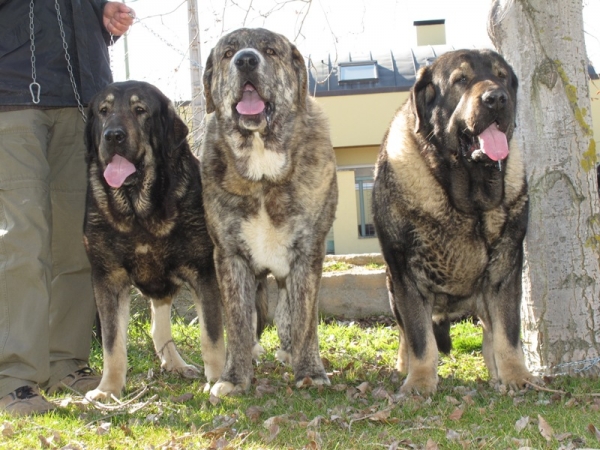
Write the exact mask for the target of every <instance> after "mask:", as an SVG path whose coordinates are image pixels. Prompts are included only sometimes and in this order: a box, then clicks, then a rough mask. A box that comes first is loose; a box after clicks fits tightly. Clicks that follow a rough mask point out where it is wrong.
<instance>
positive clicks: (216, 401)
mask: <svg viewBox="0 0 600 450" xmlns="http://www.w3.org/2000/svg"><path fill="white" fill-rule="evenodd" d="M208 401H209V402H210V404H211V405H213V406H216V405H218V404H219V402H220V401H221V399H220V398H219V397H217V396H216V395H212V394H210V396H209V397H208Z"/></svg>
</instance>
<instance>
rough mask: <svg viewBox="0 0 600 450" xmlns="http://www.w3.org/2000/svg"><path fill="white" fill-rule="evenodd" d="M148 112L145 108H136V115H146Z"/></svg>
mask: <svg viewBox="0 0 600 450" xmlns="http://www.w3.org/2000/svg"><path fill="white" fill-rule="evenodd" d="M145 112H146V110H145V109H144V108H142V107H141V106H136V107H135V113H136V114H144V113H145Z"/></svg>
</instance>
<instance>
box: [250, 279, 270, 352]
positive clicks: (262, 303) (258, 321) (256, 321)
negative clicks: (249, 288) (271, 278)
mask: <svg viewBox="0 0 600 450" xmlns="http://www.w3.org/2000/svg"><path fill="white" fill-rule="evenodd" d="M268 313H269V297H268V291H267V277H266V276H265V277H262V278H258V279H257V280H256V309H255V310H254V313H253V314H252V324H253V325H254V333H255V335H256V341H254V345H253V346H252V357H253V358H254V359H255V360H259V359H260V357H261V356H262V355H263V354H264V353H265V349H264V348H263V347H262V345H260V336H261V335H262V332H263V330H264V329H265V327H266V326H267V315H268Z"/></svg>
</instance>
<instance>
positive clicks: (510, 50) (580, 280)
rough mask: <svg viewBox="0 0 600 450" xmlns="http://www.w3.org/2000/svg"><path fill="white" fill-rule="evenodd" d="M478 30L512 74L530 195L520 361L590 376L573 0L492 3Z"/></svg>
mask: <svg viewBox="0 0 600 450" xmlns="http://www.w3.org/2000/svg"><path fill="white" fill-rule="evenodd" d="M488 31H489V34H490V38H491V40H492V42H493V43H494V45H495V47H496V49H497V50H498V51H499V52H500V53H502V54H503V55H504V57H505V58H506V60H507V61H508V62H509V63H510V64H511V65H512V66H513V69H514V70H515V72H516V73H517V76H518V77H519V81H520V87H519V96H518V103H517V110H518V113H517V130H516V135H515V137H514V139H517V143H518V144H519V145H520V146H521V149H522V150H523V153H524V156H525V163H526V166H527V180H528V184H529V196H530V209H529V228H528V232H527V237H526V240H525V256H526V261H525V267H524V269H523V302H522V309H521V310H522V322H523V328H522V330H523V331H522V333H523V342H524V350H525V354H526V357H527V363H528V365H529V368H530V369H532V370H533V371H534V372H538V373H542V374H552V373H554V374H556V373H571V374H572V373H574V372H577V371H578V370H579V369H584V370H583V371H582V372H581V373H582V374H583V375H592V374H597V373H598V368H599V367H600V364H598V360H597V358H598V356H599V355H600V345H599V341H600V299H599V291H600V287H599V285H598V282H600V270H599V254H600V253H599V251H600V214H599V198H598V188H597V181H596V164H597V162H598V158H597V155H596V144H595V142H594V139H593V134H592V127H591V123H592V120H591V113H590V97H589V81H588V74H587V56H586V52H585V43H584V35H583V17H582V0H560V1H559V0H493V1H492V8H491V11H490V17H489V24H488ZM584 360H591V361H590V363H591V367H586V366H590V364H587V365H586V364H585V363H582V362H581V361H584Z"/></svg>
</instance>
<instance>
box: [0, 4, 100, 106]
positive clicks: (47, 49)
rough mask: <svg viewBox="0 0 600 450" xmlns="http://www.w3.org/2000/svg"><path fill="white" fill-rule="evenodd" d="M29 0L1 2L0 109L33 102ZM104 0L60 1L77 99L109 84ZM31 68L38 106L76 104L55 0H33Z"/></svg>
mask: <svg viewBox="0 0 600 450" xmlns="http://www.w3.org/2000/svg"><path fill="white" fill-rule="evenodd" d="M29 3H30V2H29V0H0V108H1V107H2V106H33V105H34V104H33V101H32V98H31V93H30V91H29V85H30V83H31V82H32V76H31V47H30V46H31V40H30V33H29V30H30V25H29V23H30V22H29ZM105 3H106V1H101V0H59V5H60V13H61V16H62V22H63V26H64V31H65V37H66V42H67V45H68V53H69V55H70V57H71V65H72V66H73V71H74V75H75V82H76V84H77V91H78V93H79V95H80V96H81V101H82V103H83V104H84V105H87V103H88V102H89V100H90V98H91V97H92V96H93V95H94V94H95V93H96V92H98V91H99V90H100V89H102V88H103V87H104V86H106V85H107V84H109V83H111V82H112V74H111V71H110V63H109V56H108V50H107V46H108V45H109V44H110V35H109V34H108V32H107V31H106V29H105V28H104V25H103V23H102V10H103V8H104V4H105ZM34 28H35V61H36V62H35V67H36V72H37V82H38V83H39V84H40V86H41V95H40V103H39V104H38V107H57V106H61V107H64V106H77V102H76V100H75V95H74V93H73V87H72V85H71V81H70V78H69V72H68V70H67V61H66V59H65V50H64V48H63V42H62V39H61V37H60V29H59V26H58V19H57V15H56V9H55V2H54V0H35V6H34Z"/></svg>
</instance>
